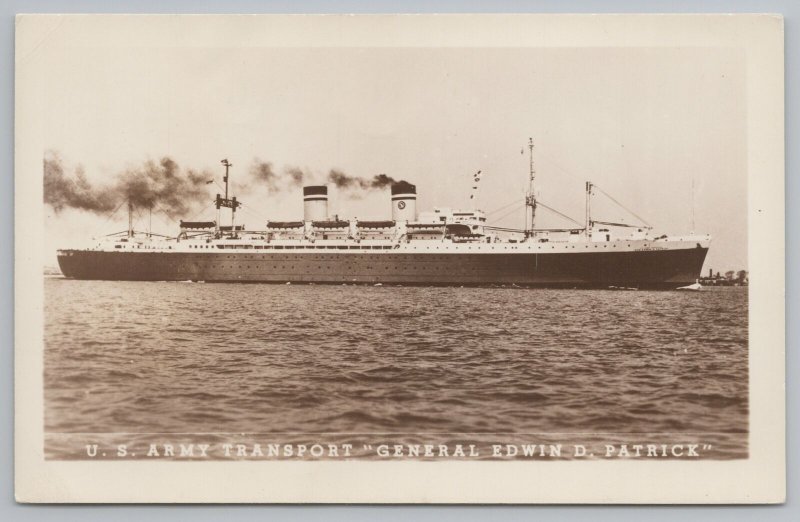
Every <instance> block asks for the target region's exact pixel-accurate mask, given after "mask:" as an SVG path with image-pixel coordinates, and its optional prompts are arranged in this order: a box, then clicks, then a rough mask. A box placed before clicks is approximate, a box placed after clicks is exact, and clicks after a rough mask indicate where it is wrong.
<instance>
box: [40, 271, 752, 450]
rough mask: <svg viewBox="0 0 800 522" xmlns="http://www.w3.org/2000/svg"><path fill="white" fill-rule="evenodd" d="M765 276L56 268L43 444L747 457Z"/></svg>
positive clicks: (50, 290)
mask: <svg viewBox="0 0 800 522" xmlns="http://www.w3.org/2000/svg"><path fill="white" fill-rule="evenodd" d="M747 295H748V294H747V289H746V288H708V289H705V290H704V291H702V292H675V291H652V292H651V291H610V290H606V291H595V290H544V289H518V288H453V287H445V288H440V287H429V288H425V287H389V286H384V287H374V286H324V285H236V284H232V285H229V284H201V283H167V282H159V283H146V282H144V283H139V282H102V281H75V280H67V279H63V278H46V279H45V361H44V362H45V373H44V385H45V390H44V395H45V418H44V423H45V431H46V436H45V455H46V457H47V458H51V459H82V458H119V455H118V454H117V453H115V452H114V451H115V448H116V445H118V444H124V445H126V448H127V449H126V455H125V457H124V458H147V457H146V453H147V451H148V448H150V444H157V445H159V446H158V449H159V450H161V452H160V455H161V456H163V453H164V451H163V445H164V444H170V445H178V444H184V443H185V444H190V443H194V444H201V443H207V444H209V445H211V446H212V447H215V448H216V451H215V452H214V454H213V455H211V456H210V458H228V456H227V455H225V454H224V453H223V452H222V450H221V445H222V444H226V443H229V444H243V445H244V446H245V447H246V448H247V449H246V450H245V451H246V452H247V458H250V457H251V456H252V455H251V454H250V451H251V450H252V448H253V445H254V444H256V443H259V444H261V445H262V446H264V447H266V446H267V445H268V444H273V443H274V444H281V445H293V447H294V449H295V453H294V454H293V455H286V454H285V453H283V452H282V453H281V456H280V457H281V458H291V457H297V453H296V451H297V448H298V447H299V445H312V444H323V445H325V447H326V448H327V447H328V446H327V445H329V444H334V445H342V444H352V446H353V454H352V457H353V458H385V455H380V454H378V455H376V454H375V452H374V451H375V448H376V447H377V446H378V445H381V444H386V445H387V446H389V447H393V446H394V445H413V444H420V445H424V444H432V445H435V446H434V447H436V448H438V445H447V446H448V447H449V448H450V451H452V448H453V447H454V446H455V445H456V444H463V445H465V447H466V446H468V445H470V444H472V445H474V446H475V447H476V448H477V449H476V452H479V455H480V456H479V457H478V458H519V457H518V456H517V457H515V456H514V455H513V454H512V453H513V452H506V453H502V454H501V455H500V456H498V455H493V454H492V450H491V445H492V444H500V445H502V446H503V449H504V450H505V445H506V444H511V445H516V444H547V445H550V444H553V445H556V444H563V445H564V446H565V448H569V447H571V446H574V445H576V444H579V445H584V446H585V447H587V448H589V449H590V451H589V453H590V454H591V456H592V457H594V458H606V455H605V454H604V453H603V450H604V448H605V445H606V444H610V445H612V446H614V447H615V450H614V451H615V452H616V448H618V447H619V445H621V444H627V445H629V446H632V445H634V444H659V445H660V444H667V445H672V444H677V445H684V444H698V445H699V447H700V448H701V450H702V454H701V458H709V459H731V458H746V457H747V454H748V453H747V452H748V449H747V437H748V343H747ZM90 444H97V445H98V447H99V448H100V450H99V451H98V452H97V453H96V454H95V455H94V456H90V455H88V450H87V445H90ZM548 447H549V446H548ZM235 448H236V447H235ZM339 449H340V450H341V446H340V448H339ZM595 450H596V452H595ZM403 451H405V450H403ZM564 453H565V455H562V458H575V456H573V455H572V454H571V452H570V451H567V450H566V449H565V451H564ZM167 456H169V454H167ZM318 456H319V455H314V456H311V455H308V456H307V457H310V458H317V457H318ZM613 456H616V454H615V455H613ZM151 457H152V455H151ZM329 457H331V455H329V454H327V453H326V454H325V455H323V456H322V457H320V458H329ZM230 458H245V457H243V454H238V455H237V454H236V450H235V449H234V453H233V454H232V455H230ZM420 458H423V457H420ZM436 458H443V456H442V455H441V454H437V455H436ZM535 458H547V457H546V456H543V455H538V456H536V457H535ZM587 458H588V457H587ZM666 458H677V457H676V456H675V455H668V456H667V457H666Z"/></svg>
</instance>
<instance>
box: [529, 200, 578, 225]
mask: <svg viewBox="0 0 800 522" xmlns="http://www.w3.org/2000/svg"><path fill="white" fill-rule="evenodd" d="M536 206H542V207H544V208H546V209H547V210H549V211H550V212H553V213H554V214H557V215H559V216H561V217H562V218H564V219H567V220H569V221H572V222H573V223H575V224H576V225H578V226H579V227H583V223H581V222H579V221H578V220H576V219H572V218H571V217H569V216H568V215H566V214H564V213H563V212H560V211H558V210H556V209H554V208H553V207H549V206H547V205H545V204H544V203H542V200H540V199H537V200H536Z"/></svg>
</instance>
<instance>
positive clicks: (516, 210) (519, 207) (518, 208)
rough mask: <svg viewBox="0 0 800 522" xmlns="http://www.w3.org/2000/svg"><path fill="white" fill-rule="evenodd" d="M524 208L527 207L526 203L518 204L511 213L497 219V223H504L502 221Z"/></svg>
mask: <svg viewBox="0 0 800 522" xmlns="http://www.w3.org/2000/svg"><path fill="white" fill-rule="evenodd" d="M524 206H525V202H517V206H515V207H514V208H512V209H511V210H510V211H509V212H507V213H505V214H503V215H502V216H501V217H499V218H497V219H496V220H495V221H502V220H504V219H505V218H507V217H508V216H510V215H511V214H513V213H515V212H519V210H520V209H521V208H522V207H524Z"/></svg>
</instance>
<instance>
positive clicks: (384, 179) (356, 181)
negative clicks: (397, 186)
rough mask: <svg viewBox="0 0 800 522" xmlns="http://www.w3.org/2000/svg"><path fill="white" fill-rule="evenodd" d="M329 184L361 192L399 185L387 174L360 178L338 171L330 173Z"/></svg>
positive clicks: (333, 170)
mask: <svg viewBox="0 0 800 522" xmlns="http://www.w3.org/2000/svg"><path fill="white" fill-rule="evenodd" d="M328 182H329V183H333V184H334V185H336V187H337V188H340V189H361V190H371V189H380V188H384V187H388V186H390V185H392V184H393V183H398V181H397V180H395V179H394V178H393V177H391V176H387V175H386V174H378V175H376V176H373V177H372V178H362V177H359V176H348V175H347V174H345V173H344V172H342V171H340V170H336V169H332V170H331V171H330V172H329V173H328Z"/></svg>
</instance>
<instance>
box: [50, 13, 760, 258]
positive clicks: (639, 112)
mask: <svg viewBox="0 0 800 522" xmlns="http://www.w3.org/2000/svg"><path fill="white" fill-rule="evenodd" d="M58 31H60V34H58V35H56V36H55V37H51V38H50V41H49V42H47V43H46V44H45V45H52V46H55V50H54V51H53V52H51V53H48V56H49V58H48V59H49V60H50V61H51V63H50V64H49V66H48V71H49V72H48V78H47V82H46V84H45V85H43V86H42V87H41V88H42V89H43V90H44V96H43V99H45V100H46V102H45V104H46V106H45V107H44V110H43V114H44V115H45V117H46V119H47V125H46V127H45V128H46V131H45V134H46V136H45V139H44V143H45V150H44V151H43V155H45V154H57V155H58V157H59V158H60V161H61V162H62V164H63V167H64V169H65V171H66V172H67V173H71V172H73V171H74V170H75V169H77V168H78V167H80V168H81V169H82V170H83V171H84V173H85V175H86V178H87V179H88V180H89V181H90V182H91V183H93V184H95V185H97V186H102V185H103V184H108V183H111V182H112V181H113V179H114V178H115V177H116V176H118V175H119V174H120V173H121V172H125V171H126V170H130V169H135V168H137V167H138V166H141V165H142V164H143V163H144V162H146V161H148V160H153V161H159V160H160V159H161V158H163V157H169V158H171V159H172V160H174V161H175V162H176V163H177V164H178V165H179V166H180V167H181V168H186V169H194V170H197V171H208V172H209V174H210V175H211V176H212V177H213V179H214V180H215V181H216V184H214V183H212V184H210V185H208V188H209V199H208V205H206V206H203V205H200V206H199V207H198V208H196V209H194V210H193V211H192V212H193V215H187V216H181V217H182V218H183V219H214V214H215V211H214V210H213V208H212V206H211V198H213V194H214V193H215V192H217V191H218V189H217V187H218V186H219V184H221V183H222V174H223V167H222V166H221V165H220V160H221V159H223V158H227V159H229V160H230V161H231V163H233V167H232V169H231V179H232V183H233V185H232V187H233V191H234V193H235V194H237V195H238V196H239V197H240V199H241V200H242V201H243V202H244V204H245V206H244V209H243V211H242V213H241V215H240V216H239V217H238V218H237V221H239V222H240V223H241V222H244V223H245V224H246V225H247V226H248V228H260V227H261V226H263V224H264V222H265V221H266V220H267V219H275V220H290V219H298V218H300V217H301V216H302V195H301V191H300V188H299V187H290V186H288V184H287V186H285V187H284V186H283V185H280V184H279V187H278V188H279V189H278V190H268V189H267V187H266V186H265V185H262V186H259V185H258V184H257V183H254V182H253V180H252V179H251V178H249V177H248V176H249V175H248V171H249V170H250V168H251V166H252V165H253V163H254V162H255V161H256V160H259V161H262V162H270V163H271V164H272V165H273V168H274V170H275V171H276V172H277V173H279V174H280V173H282V172H283V171H284V169H286V168H289V167H298V168H301V169H303V170H304V171H305V172H307V173H309V174H310V175H311V176H312V178H314V179H316V180H317V181H323V180H324V179H325V176H326V175H327V173H328V172H329V171H330V170H331V169H337V170H339V171H342V172H344V173H346V174H348V175H351V176H359V177H363V178H371V177H372V176H375V175H377V174H387V175H389V176H392V177H394V178H396V179H405V180H407V181H409V182H411V183H414V184H415V185H417V191H418V193H419V198H418V209H419V210H420V211H424V210H428V209H431V208H432V207H433V206H443V207H462V208H465V207H466V208H469V206H470V201H469V193H470V187H471V185H472V177H473V174H474V173H475V172H476V171H478V170H481V172H482V177H481V182H480V195H479V199H478V206H479V208H481V209H483V210H484V211H486V212H489V213H490V215H489V218H490V221H492V222H493V224H496V225H500V226H508V227H519V228H521V227H522V226H523V224H524V209H523V207H522V203H523V201H524V191H525V189H526V186H527V180H528V161H529V158H528V150H527V142H528V138H529V137H531V138H533V140H534V143H535V148H534V164H535V170H536V193H537V196H538V197H539V198H540V200H541V201H542V202H544V203H545V204H547V205H548V206H551V207H555V208H557V209H558V210H560V211H562V212H563V213H565V214H567V215H569V216H571V217H573V218H575V219H576V220H578V221H582V220H583V216H584V182H585V181H587V180H591V181H592V182H594V183H596V184H597V185H598V186H599V187H601V188H602V189H603V190H604V191H606V192H608V193H609V194H611V195H612V196H613V197H614V198H615V199H617V200H618V201H620V202H621V203H623V204H624V205H625V206H626V207H628V208H629V209H631V210H632V211H633V212H635V213H636V214H638V215H639V216H641V217H642V218H644V219H645V220H647V222H649V223H650V224H651V225H652V226H653V227H654V232H655V233H656V234H659V235H660V234H662V233H669V234H676V235H680V234H687V233H689V232H692V231H694V232H697V233H709V234H711V235H712V238H713V241H712V246H711V249H710V252H709V254H708V257H707V260H706V264H705V268H704V270H705V271H708V269H709V268H713V269H714V270H715V271H717V270H720V271H722V272H724V271H726V270H734V269H735V270H738V269H746V268H747V222H746V208H747V176H746V174H747V172H746V160H747V157H746V143H747V141H746V140H747V133H746V124H747V122H746V118H745V114H746V107H745V101H746V100H745V94H746V93H745V76H744V75H745V59H744V54H743V53H742V52H741V51H740V50H737V49H735V48H718V47H691V48H689V47H683V48H682V47H659V48H639V47H637V48H633V47H631V48H619V47H613V48H585V47H571V48H558V47H548V48H538V47H527V48H508V47H499V48H498V47H493V48H453V47H449V48H425V47H416V48H412V47H403V48H400V47H396V48H393V47H315V48H311V47H309V48H303V47H250V46H225V47H222V46H218V45H215V46H209V47H198V46H185V47H184V46H181V45H175V44H174V43H172V44H170V45H168V46H157V45H155V46H154V45H143V44H142V43H141V42H140V41H138V40H137V39H135V38H132V39H130V40H129V44H128V45H123V46H120V45H115V46H103V45H87V44H86V43H85V42H80V41H78V39H77V37H76V36H75V35H73V34H70V31H69V28H68V27H67V28H60V29H58ZM245 185H247V186H245ZM515 202H516V204H515ZM201 207H202V208H201ZM330 207H331V213H332V214H337V215H338V216H340V217H344V218H347V217H358V218H360V219H386V218H389V216H390V202H389V193H388V190H385V189H383V190H368V191H337V190H335V189H331V203H330ZM498 209H504V210H498ZM108 214H109V213H106V214H102V215H97V214H93V213H89V212H86V211H80V210H72V209H62V210H61V211H60V212H56V211H55V210H53V209H52V208H49V207H46V208H45V226H46V236H45V241H46V245H47V248H48V251H49V252H52V256H51V257H48V259H47V262H48V264H55V250H56V248H60V247H68V246H70V245H75V244H79V243H81V242H85V240H86V238H87V237H90V236H101V235H103V234H107V233H111V232H117V231H120V230H124V229H125V228H126V226H127V215H126V214H125V212H124V209H123V210H120V211H118V212H117V213H116V214H114V215H111V216H109V215H108ZM593 215H594V217H595V218H596V219H600V220H607V221H618V220H624V221H625V222H629V223H632V222H635V218H634V217H633V216H632V215H631V214H629V213H627V212H626V211H624V210H622V209H620V208H619V207H618V206H616V205H614V204H612V203H610V201H609V200H607V199H606V198H604V197H601V196H598V197H596V198H595V202H593ZM177 219H178V218H177V217H176V216H173V217H172V218H169V217H167V216H165V215H164V214H162V213H158V212H156V213H154V214H153V218H152V228H153V231H156V232H161V233H165V234H171V235H175V234H176V233H177ZM537 226H541V227H548V226H550V227H568V226H573V224H572V223H570V222H568V221H565V220H564V219H563V218H560V217H558V216H556V215H555V214H552V213H550V212H548V211H546V210H540V211H539V214H538V215H537ZM147 227H148V219H147V217H146V213H145V212H144V211H140V212H139V216H138V217H137V228H138V229H141V230H146V229H147Z"/></svg>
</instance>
